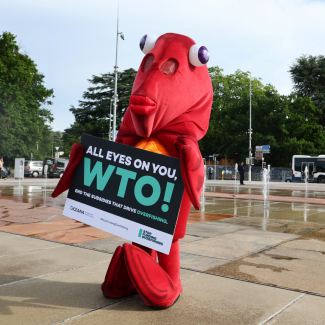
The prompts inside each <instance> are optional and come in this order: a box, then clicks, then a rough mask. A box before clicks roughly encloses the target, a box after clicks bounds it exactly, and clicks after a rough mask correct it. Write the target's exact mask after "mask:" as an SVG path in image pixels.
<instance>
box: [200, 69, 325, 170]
mask: <svg viewBox="0 0 325 325" xmlns="http://www.w3.org/2000/svg"><path fill="white" fill-rule="evenodd" d="M222 71H223V70H222V69H220V68H219V67H212V68H209V73H210V77H211V81H212V84H213V91H214V96H213V104H212V110H211V118H210V126H209V130H208V132H207V134H206V136H205V137H204V138H203V139H202V140H201V141H200V143H199V144H200V149H201V151H202V154H203V156H208V155H211V154H221V155H227V157H228V158H235V159H237V160H238V161H239V160H244V158H245V157H248V147H249V139H248V129H249V84H250V78H249V73H248V72H243V71H241V70H237V71H236V72H235V73H234V74H230V75H224V74H223V72H222ZM252 86H253V94H252V129H253V135H252V152H253V155H254V152H255V146H260V145H270V146H271V153H270V154H268V155H265V158H266V161H267V162H268V163H270V164H271V165H272V166H284V167H287V166H288V164H289V163H290V161H291V157H292V155H293V154H311V155H316V154H320V153H321V152H322V151H324V143H325V141H324V140H325V137H324V133H323V130H322V127H321V126H320V125H319V124H318V123H317V119H318V118H319V116H320V111H319V110H318V109H317V108H316V107H315V105H314V104H313V102H312V101H311V100H310V99H309V98H308V97H305V98H301V97H297V96H296V95H295V94H291V95H290V96H283V95H280V94H279V93H278V92H277V91H276V89H275V88H274V87H273V86H272V85H265V86H264V85H263V84H262V83H261V81H260V80H259V79H253V80H252Z"/></svg>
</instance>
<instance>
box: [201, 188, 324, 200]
mask: <svg viewBox="0 0 325 325" xmlns="http://www.w3.org/2000/svg"><path fill="white" fill-rule="evenodd" d="M233 191H234V187H233V186H232V187H226V186H207V187H206V192H216V193H229V192H233ZM236 192H237V193H238V194H255V195H263V188H247V187H246V188H245V187H238V189H237V190H236ZM268 195H279V196H300V197H308V198H324V199H325V192H320V191H318V192H317V191H308V192H306V191H296V190H289V189H288V190H287V189H270V188H269V189H268Z"/></svg>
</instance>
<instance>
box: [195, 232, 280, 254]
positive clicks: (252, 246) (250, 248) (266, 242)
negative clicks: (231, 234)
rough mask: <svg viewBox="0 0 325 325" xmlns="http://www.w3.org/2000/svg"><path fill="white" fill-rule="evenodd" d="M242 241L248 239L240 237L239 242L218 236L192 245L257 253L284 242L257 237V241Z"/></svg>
mask: <svg viewBox="0 0 325 325" xmlns="http://www.w3.org/2000/svg"><path fill="white" fill-rule="evenodd" d="M241 239H246V238H245V237H244V238H243V237H240V239H239V240H237V239H235V238H230V239H228V238H227V237H224V236H217V237H212V238H207V239H202V240H199V241H197V242H194V243H192V244H193V245H196V244H198V245H205V246H208V247H217V248H225V249H229V250H234V251H244V252H247V253H255V252H259V251H261V250H263V249H266V248H269V247H270V246H271V245H276V244H279V243H281V242H282V240H280V239H275V238H261V237H257V239H256V240H255V241H253V240H247V241H244V240H241ZM248 239H251V238H248Z"/></svg>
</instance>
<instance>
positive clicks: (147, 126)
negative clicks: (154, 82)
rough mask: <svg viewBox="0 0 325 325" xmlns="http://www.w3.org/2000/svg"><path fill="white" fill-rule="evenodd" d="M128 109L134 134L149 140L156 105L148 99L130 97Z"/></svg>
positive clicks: (144, 97) (135, 96)
mask: <svg viewBox="0 0 325 325" xmlns="http://www.w3.org/2000/svg"><path fill="white" fill-rule="evenodd" d="M129 108H130V110H131V117H132V121H133V124H134V128H135V131H136V133H137V134H138V135H139V136H140V137H143V138H149V137H150V134H151V133H152V131H153V126H154V121H155V115H156V114H155V111H156V108H157V106H156V103H155V101H154V100H152V99H151V98H149V97H146V96H139V95H132V96H131V97H130V103H129Z"/></svg>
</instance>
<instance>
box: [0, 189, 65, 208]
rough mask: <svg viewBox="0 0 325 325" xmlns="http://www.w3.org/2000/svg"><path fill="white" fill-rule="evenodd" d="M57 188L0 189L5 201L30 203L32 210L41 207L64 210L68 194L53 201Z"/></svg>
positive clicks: (0, 194)
mask: <svg viewBox="0 0 325 325" xmlns="http://www.w3.org/2000/svg"><path fill="white" fill-rule="evenodd" d="M54 188H55V187H47V189H46V190H45V188H44V187H43V186H34V185H33V186H30V185H28V186H27V185H26V186H19V185H17V186H1V187H0V197H1V198H3V199H12V200H13V201H14V202H18V203H29V204H32V205H33V207H31V209H33V208H36V207H39V206H40V205H47V206H51V207H56V208H63V207H64V204H65V199H66V197H67V194H68V192H64V193H62V194H61V195H59V196H58V197H57V198H55V199H53V198H52V197H51V194H52V192H53V190H54Z"/></svg>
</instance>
